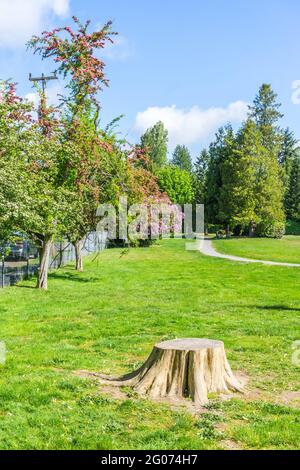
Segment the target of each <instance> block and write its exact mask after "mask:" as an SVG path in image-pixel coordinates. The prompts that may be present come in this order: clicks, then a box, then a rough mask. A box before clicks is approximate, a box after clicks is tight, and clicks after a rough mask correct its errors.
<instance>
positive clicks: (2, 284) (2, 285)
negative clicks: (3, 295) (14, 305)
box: [1, 255, 5, 289]
mask: <svg viewBox="0 0 300 470" xmlns="http://www.w3.org/2000/svg"><path fill="white" fill-rule="evenodd" d="M4 259H5V258H4V256H3V255H2V275H1V287H2V289H4V268H5V265H4Z"/></svg>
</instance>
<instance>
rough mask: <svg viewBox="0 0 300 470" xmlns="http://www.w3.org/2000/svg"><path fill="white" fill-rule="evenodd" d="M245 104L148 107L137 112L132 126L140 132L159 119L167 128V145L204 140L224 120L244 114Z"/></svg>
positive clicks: (245, 114) (212, 133) (245, 111)
mask: <svg viewBox="0 0 300 470" xmlns="http://www.w3.org/2000/svg"><path fill="white" fill-rule="evenodd" d="M247 111H248V104H247V103H245V102H244V101H236V102H234V103H231V104H230V105H229V106H228V107H227V108H209V109H204V110H203V109H201V108H199V107H198V106H193V107H192V108H191V109H189V110H185V109H179V108H177V107H176V106H175V105H174V106H166V107H150V108H148V109H146V110H145V111H142V112H140V113H138V114H137V116H136V120H135V124H134V130H135V131H136V132H137V133H139V134H142V133H143V132H145V130H146V129H148V128H149V127H151V126H153V125H154V124H155V123H156V122H158V121H162V122H163V123H164V124H165V126H166V128H167V129H168V131H169V141H170V146H171V147H173V146H175V145H177V144H181V145H193V144H198V143H206V142H207V140H208V138H211V137H213V135H214V133H215V132H216V130H217V129H218V128H219V127H220V126H222V125H224V124H226V123H227V122H232V123H240V122H242V121H243V120H244V119H245V118H246V116H247Z"/></svg>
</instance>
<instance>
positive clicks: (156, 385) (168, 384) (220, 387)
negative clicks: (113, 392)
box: [101, 339, 242, 405]
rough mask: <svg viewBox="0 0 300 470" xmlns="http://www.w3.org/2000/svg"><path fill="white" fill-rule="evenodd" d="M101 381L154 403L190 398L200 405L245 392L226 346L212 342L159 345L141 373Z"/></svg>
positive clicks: (219, 342) (141, 369)
mask: <svg viewBox="0 0 300 470" xmlns="http://www.w3.org/2000/svg"><path fill="white" fill-rule="evenodd" d="M101 377H102V378H103V379H106V381H109V382H110V383H112V384H113V385H117V386H131V387H133V389H134V390H135V391H136V392H138V393H140V394H141V395H147V396H149V397H151V398H154V399H157V398H160V399H161V398H173V399H183V398H191V399H192V400H193V402H195V404H197V405H205V404H207V403H208V394H209V393H217V394H228V393H230V392H242V386H241V384H240V383H239V382H238V380H237V379H236V378H235V377H234V375H233V373H232V371H231V368H230V365H229V363H228V361H227V358H226V353H225V349H224V343H223V342H222V341H214V340H209V339H176V340H173V341H165V342H162V343H159V344H157V345H155V347H154V348H153V351H152V353H151V355H150V356H149V358H148V359H147V361H146V362H145V364H144V365H143V366H142V367H141V368H140V369H139V370H137V371H135V372H133V373H131V374H128V375H125V376H124V377H121V378H119V379H117V380H115V379H112V378H109V379H108V378H106V377H105V376H101Z"/></svg>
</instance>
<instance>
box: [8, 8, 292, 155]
mask: <svg viewBox="0 0 300 470" xmlns="http://www.w3.org/2000/svg"><path fill="white" fill-rule="evenodd" d="M71 15H76V16H78V17H80V18H81V19H88V18H90V19H91V20H92V21H93V24H94V25H97V24H102V23H104V22H105V21H106V20H108V19H112V20H113V21H114V29H115V30H116V31H118V32H119V33H120V37H119V39H118V41H117V44H116V45H115V46H114V47H112V48H110V49H109V50H108V51H106V52H105V61H106V63H107V75H108V77H109V79H110V88H109V89H106V90H105V91H104V93H103V95H102V96H101V102H102V121H103V124H106V123H107V122H109V121H110V120H112V119H113V118H114V117H116V116H118V115H120V114H125V115H126V116H125V118H124V119H123V120H122V122H121V125H120V130H121V131H122V133H123V134H125V135H127V136H128V138H129V139H130V140H131V141H133V142H134V141H136V140H138V138H139V135H140V133H141V132H142V130H143V129H144V128H145V127H147V126H148V125H150V124H152V123H153V122H155V120H157V119H160V118H161V119H162V120H164V121H165V123H166V125H167V127H168V128H169V130H170V150H171V149H172V147H174V145H175V144H176V143H185V144H186V145H188V146H189V147H190V149H191V151H192V153H193V155H194V156H196V155H197V153H198V152H199V150H200V149H201V148H203V147H204V146H205V145H207V144H208V142H209V141H210V140H211V139H212V137H213V134H214V132H215V130H216V128H217V127H218V126H219V125H221V124H224V123H225V122H226V121H227V120H233V122H234V124H235V125H236V126H237V125H239V123H240V121H241V120H242V119H243V118H244V116H245V110H246V104H247V103H248V102H251V101H252V100H253V98H254V96H255V94H256V92H257V90H258V88H259V86H260V85H261V84H262V83H263V82H267V83H271V84H272V86H273V88H274V89H275V91H276V92H277V93H278V95H279V99H280V101H281V102H282V104H283V107H282V110H283V112H284V114H285V117H284V119H283V120H282V125H283V126H290V128H291V129H292V130H294V132H295V134H296V136H297V138H299V139H300V124H299V121H300V120H299V118H300V105H296V104H294V103H293V102H292V93H293V90H292V83H293V82H295V81H296V80H300V54H299V45H300V28H299V18H300V2H299V1H298V0H263V1H261V0H260V1H258V0H251V1H250V0H243V1H241V0H227V1H226V0H210V1H203V0H185V1H184V2H180V1H176V0H173V1H171V0H164V1H163V2H162V1H158V0H152V1H151V2H148V1H145V0H140V1H137V0H130V1H129V2H125V1H124V0H111V1H110V2H102V1H101V0H0V76H1V78H8V77H13V78H14V79H15V80H16V81H17V82H19V91H20V93H21V94H23V95H27V94H28V93H30V92H32V90H31V88H30V83H29V82H28V73H29V72H33V73H40V72H43V71H44V72H47V71H50V70H52V69H53V67H52V64H49V63H42V64H41V63H40V61H39V59H38V58H37V57H36V58H34V57H32V55H31V53H30V52H26V49H25V48H24V46H22V43H23V42H24V38H25V37H29V36H30V35H31V33H34V32H36V31H38V30H39V29H44V28H48V27H51V26H55V25H62V24H68V23H70V17H71ZM62 85H63V84H62V83H61V84H60V86H62ZM52 87H53V85H52ZM57 87H58V85H55V87H54V88H52V89H50V90H49V94H50V96H51V98H53V96H54V95H55V94H56V93H57V91H58V88H57ZM299 96H300V95H299Z"/></svg>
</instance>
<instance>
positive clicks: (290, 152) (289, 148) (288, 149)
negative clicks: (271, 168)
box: [278, 128, 298, 174]
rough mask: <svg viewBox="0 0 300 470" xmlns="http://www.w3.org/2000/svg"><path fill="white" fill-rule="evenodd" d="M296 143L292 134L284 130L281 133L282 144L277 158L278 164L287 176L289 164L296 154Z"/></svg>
mask: <svg viewBox="0 0 300 470" xmlns="http://www.w3.org/2000/svg"><path fill="white" fill-rule="evenodd" d="M297 144H298V141H297V139H296V138H295V135H294V133H293V132H292V131H291V130H290V129H289V128H286V129H284V130H283V131H282V143H281V148H280V152H279V156H278V161H279V164H280V165H281V166H282V167H283V168H284V169H285V172H286V173H287V174H289V173H290V169H291V164H292V162H293V160H294V157H295V156H296V155H297V153H298V145H297Z"/></svg>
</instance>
